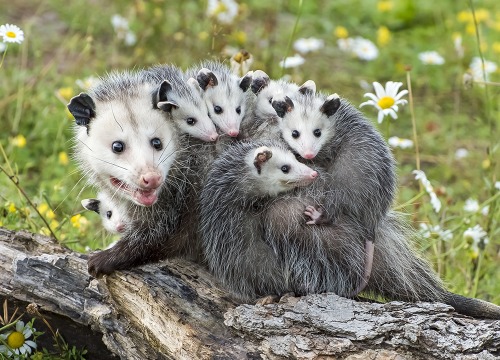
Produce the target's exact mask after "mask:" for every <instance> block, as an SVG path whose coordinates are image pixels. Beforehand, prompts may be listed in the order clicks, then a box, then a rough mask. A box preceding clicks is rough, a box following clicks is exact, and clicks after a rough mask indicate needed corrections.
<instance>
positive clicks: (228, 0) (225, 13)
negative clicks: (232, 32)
mask: <svg viewBox="0 0 500 360" xmlns="http://www.w3.org/2000/svg"><path fill="white" fill-rule="evenodd" d="M207 15H208V16H210V17H214V18H216V20H217V21H218V22H220V23H222V24H231V23H232V22H233V20H234V18H235V17H236V15H238V3H237V2H235V1H234V0H208V5H207Z"/></svg>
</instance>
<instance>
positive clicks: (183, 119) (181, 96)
mask: <svg viewBox="0 0 500 360" xmlns="http://www.w3.org/2000/svg"><path fill="white" fill-rule="evenodd" d="M186 86H187V87H186V88H182V89H175V88H173V87H172V86H171V85H170V83H169V82H167V81H164V82H163V83H162V84H161V86H160V88H159V90H158V103H157V107H158V108H159V109H161V110H163V111H166V112H168V113H170V115H171V117H172V119H173V121H174V122H175V124H176V126H177V128H178V129H179V130H180V132H181V133H184V134H189V135H191V136H193V137H195V138H197V139H200V140H203V141H215V140H217V137H218V136H219V135H218V134H217V130H216V129H215V125H214V123H213V121H212V119H210V117H209V116H208V109H207V105H206V103H205V101H204V99H203V91H202V90H201V88H200V86H199V85H198V82H197V81H196V80H195V79H193V78H191V79H189V80H188V81H187V84H186Z"/></svg>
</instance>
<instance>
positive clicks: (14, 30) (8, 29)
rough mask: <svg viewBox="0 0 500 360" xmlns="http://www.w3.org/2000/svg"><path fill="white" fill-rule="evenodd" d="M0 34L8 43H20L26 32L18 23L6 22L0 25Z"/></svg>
mask: <svg viewBox="0 0 500 360" xmlns="http://www.w3.org/2000/svg"><path fill="white" fill-rule="evenodd" d="M0 36H2V37H3V41H4V42H6V43H17V44H20V43H22V42H23V40H24V32H23V31H22V30H21V29H20V28H19V27H18V26H16V25H12V24H5V25H2V26H0Z"/></svg>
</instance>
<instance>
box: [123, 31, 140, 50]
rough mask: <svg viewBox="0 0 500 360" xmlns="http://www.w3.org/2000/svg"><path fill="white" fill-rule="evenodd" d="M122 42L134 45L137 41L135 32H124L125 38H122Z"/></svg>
mask: <svg viewBox="0 0 500 360" xmlns="http://www.w3.org/2000/svg"><path fill="white" fill-rule="evenodd" d="M123 42H124V43H125V45H127V46H132V45H135V43H136V42H137V36H135V33H134V32H133V31H130V30H129V31H127V33H126V34H125V38H124V39H123Z"/></svg>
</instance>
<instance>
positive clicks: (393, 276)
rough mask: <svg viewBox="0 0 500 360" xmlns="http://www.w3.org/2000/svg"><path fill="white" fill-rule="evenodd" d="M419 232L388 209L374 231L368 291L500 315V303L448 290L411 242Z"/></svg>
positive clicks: (492, 316)
mask: <svg viewBox="0 0 500 360" xmlns="http://www.w3.org/2000/svg"><path fill="white" fill-rule="evenodd" d="M415 237H416V235H415V232H414V231H413V230H411V227H410V226H409V225H407V224H405V221H404V220H403V219H402V218H401V216H399V215H397V214H396V213H393V212H391V213H389V214H388V215H387V216H386V218H385V219H384V220H383V221H382V222H381V223H380V225H379V228H378V230H377V232H376V234H375V251H374V258H373V269H372V275H371V278H370V280H369V282H368V285H367V286H366V289H365V290H366V291H367V292H368V293H371V294H373V295H378V296H382V297H384V298H386V299H388V300H400V301H409V302H416V301H439V302H444V303H446V304H448V305H451V306H453V307H454V308H455V310H456V311H457V312H459V313H461V314H463V315H469V316H473V317H480V318H490V319H500V306H497V305H495V304H492V303H489V302H487V301H483V300H479V299H473V298H467V297H465V296H461V295H457V294H453V293H451V292H449V291H447V290H446V289H445V287H444V285H443V283H442V281H441V280H440V279H439V278H438V276H437V274H436V273H435V272H434V271H433V269H432V267H431V265H430V264H429V263H428V262H427V261H425V260H424V259H423V258H421V257H420V256H419V255H418V254H417V253H416V252H415V250H414V249H413V248H412V246H411V241H412V240H413V239H415Z"/></svg>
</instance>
